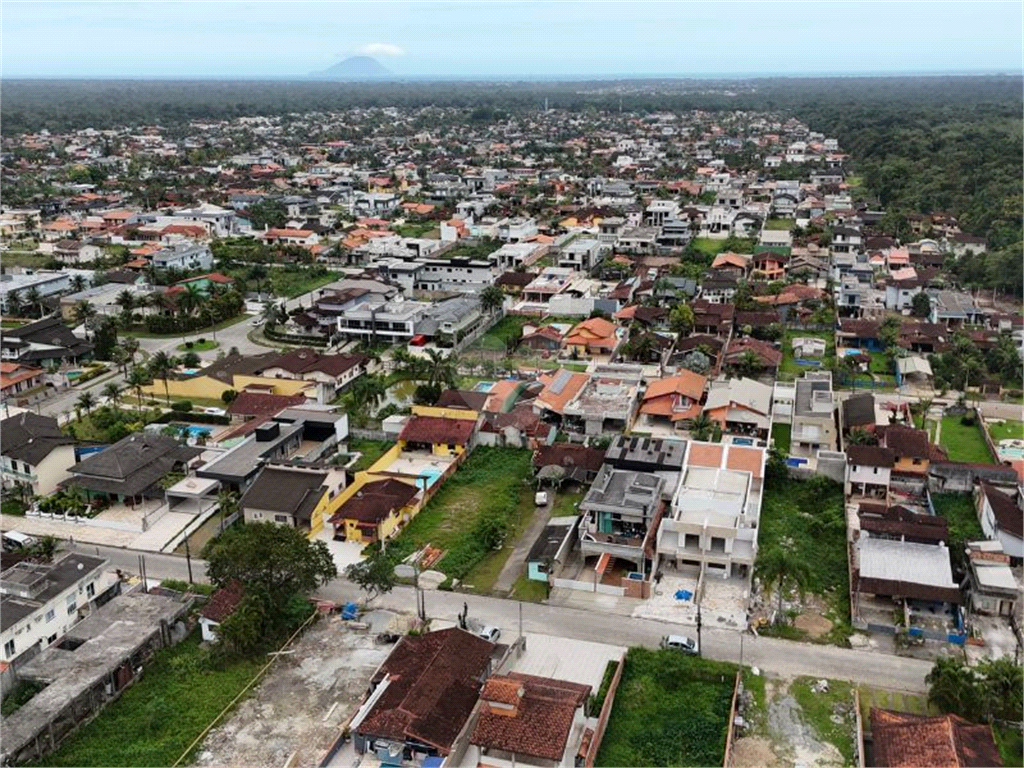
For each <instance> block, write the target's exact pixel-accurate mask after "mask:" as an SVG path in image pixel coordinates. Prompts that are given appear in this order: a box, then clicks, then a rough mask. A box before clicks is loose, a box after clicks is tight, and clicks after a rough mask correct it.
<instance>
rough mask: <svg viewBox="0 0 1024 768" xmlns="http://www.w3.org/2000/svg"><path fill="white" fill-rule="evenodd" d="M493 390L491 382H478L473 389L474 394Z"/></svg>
mask: <svg viewBox="0 0 1024 768" xmlns="http://www.w3.org/2000/svg"><path fill="white" fill-rule="evenodd" d="M493 388H494V382H493V381H478V382H477V383H476V386H475V387H473V391H474V392H490V391H491V390H492V389H493Z"/></svg>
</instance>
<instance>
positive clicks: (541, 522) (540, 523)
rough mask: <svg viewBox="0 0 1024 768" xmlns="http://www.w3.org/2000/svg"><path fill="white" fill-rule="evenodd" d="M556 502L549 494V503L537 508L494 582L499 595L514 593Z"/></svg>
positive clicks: (552, 495)
mask: <svg viewBox="0 0 1024 768" xmlns="http://www.w3.org/2000/svg"><path fill="white" fill-rule="evenodd" d="M554 502H555V494H554V493H552V492H549V493H548V503H547V504H545V505H544V506H543V507H538V508H537V511H536V513H534V515H533V519H532V520H531V521H530V525H529V526H528V527H527V529H526V530H525V531H523V535H522V536H520V537H519V543H518V544H516V548H515V549H514V550H512V554H511V555H509V557H508V560H506V561H505V567H503V568H502V569H501V573H499V574H498V579H497V581H495V582H494V591H495V592H496V593H498V594H499V595H507V594H508V593H509V592H511V591H512V587H514V586H515V583H516V579H518V578H519V575H520V574H521V573H522V572H523V567H524V566H525V565H526V558H527V556H528V555H529V554H530V549H532V548H533V543H534V542H535V541H536V540H537V537H538V536H540V533H541V531H543V530H544V526H546V525H547V524H548V520H550V519H551V506H552V505H553V504H554Z"/></svg>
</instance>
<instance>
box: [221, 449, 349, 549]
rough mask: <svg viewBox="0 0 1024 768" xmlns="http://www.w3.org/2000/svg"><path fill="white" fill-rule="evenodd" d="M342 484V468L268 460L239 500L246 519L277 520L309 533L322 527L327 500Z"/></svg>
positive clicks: (263, 521)
mask: <svg viewBox="0 0 1024 768" xmlns="http://www.w3.org/2000/svg"><path fill="white" fill-rule="evenodd" d="M344 485H345V473H344V472H340V471H331V472H325V471H323V470H318V469H315V468H312V467H298V466H289V465H279V464H269V463H268V464H267V465H266V466H264V467H263V468H262V471H261V472H260V473H259V476H258V477H257V478H256V480H255V481H253V483H252V485H250V486H249V487H248V489H247V490H246V491H245V493H244V494H242V497H241V499H240V500H239V502H238V504H239V508H240V509H241V510H242V515H243V517H244V518H245V522H246V523H276V524H277V525H285V526H288V527H289V528H299V529H301V530H302V531H303V532H305V533H307V534H308V535H309V536H310V537H312V536H315V535H316V534H317V533H318V532H319V531H320V529H321V528H322V527H323V523H324V520H323V515H324V511H325V510H326V509H327V504H328V502H329V501H330V499H331V498H332V497H333V496H334V495H336V494H337V493H338V491H339V490H340V489H342V488H344Z"/></svg>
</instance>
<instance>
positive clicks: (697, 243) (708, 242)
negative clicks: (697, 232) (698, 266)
mask: <svg viewBox="0 0 1024 768" xmlns="http://www.w3.org/2000/svg"><path fill="white" fill-rule="evenodd" d="M725 242H726V241H725V240H724V239H723V240H712V239H711V238H710V237H695V238H693V240H691V241H690V244H691V245H692V246H693V247H694V249H696V250H698V251H700V252H701V253H703V254H704V255H706V256H717V255H718V254H720V253H722V251H724V250H725V249H726V248H725Z"/></svg>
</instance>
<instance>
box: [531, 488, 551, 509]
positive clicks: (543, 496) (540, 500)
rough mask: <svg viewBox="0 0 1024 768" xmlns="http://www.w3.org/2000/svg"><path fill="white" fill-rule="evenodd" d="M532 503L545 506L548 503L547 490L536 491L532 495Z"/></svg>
mask: <svg viewBox="0 0 1024 768" xmlns="http://www.w3.org/2000/svg"><path fill="white" fill-rule="evenodd" d="M533 503H534V505H535V506H538V507H546V506H547V505H548V493H547V491H537V493H535V494H534V496H533Z"/></svg>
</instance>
